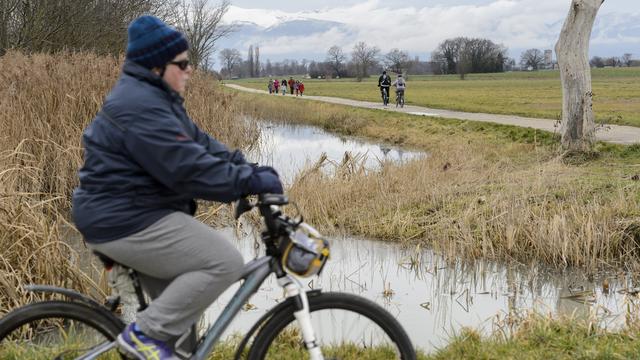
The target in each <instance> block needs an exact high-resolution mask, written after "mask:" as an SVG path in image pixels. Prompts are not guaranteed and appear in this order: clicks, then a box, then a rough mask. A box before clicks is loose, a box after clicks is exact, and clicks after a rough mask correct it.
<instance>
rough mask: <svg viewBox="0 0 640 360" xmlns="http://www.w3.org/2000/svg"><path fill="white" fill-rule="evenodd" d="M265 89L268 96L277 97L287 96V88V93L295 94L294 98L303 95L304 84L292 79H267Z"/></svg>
mask: <svg viewBox="0 0 640 360" xmlns="http://www.w3.org/2000/svg"><path fill="white" fill-rule="evenodd" d="M267 88H268V89H269V94H274V95H278V94H280V93H282V95H286V94H287V88H289V92H290V93H291V95H293V94H295V95H296V96H302V94H303V93H304V83H303V82H302V81H300V80H294V79H293V77H290V78H289V80H288V81H287V79H282V80H278V79H269V83H268V84H267Z"/></svg>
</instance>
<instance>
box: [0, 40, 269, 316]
mask: <svg viewBox="0 0 640 360" xmlns="http://www.w3.org/2000/svg"><path fill="white" fill-rule="evenodd" d="M121 65H122V59H116V58H111V57H99V56H96V55H93V54H86V53H83V54H77V53H60V54H56V55H43V54H34V55H24V54H21V53H19V52H9V53H7V54H5V55H4V56H2V57H0V68H2V69H3V71H2V72H0V83H2V84H3V85H2V86H1V87H0V130H1V131H0V134H1V135H0V136H1V138H0V140H1V141H0V248H1V249H2V250H0V279H2V280H0V281H1V283H0V313H2V312H5V311H8V310H9V309H10V308H12V307H14V306H16V305H18V304H20V303H23V302H24V301H25V300H26V299H27V298H26V294H25V293H24V291H23V290H22V287H23V285H25V284H27V283H46V284H50V285H58V286H67V287H73V288H76V289H78V290H81V291H88V290H91V289H94V290H98V289H97V285H96V284H95V283H94V281H93V280H92V279H90V277H89V276H87V275H86V274H85V273H83V272H82V271H81V270H80V268H79V256H82V255H78V254H77V253H76V252H75V251H74V249H72V248H71V247H70V246H69V244H68V241H66V240H65V239H64V236H63V235H61V233H60V228H61V225H62V224H64V223H65V222H67V221H68V210H69V206H70V195H71V191H72V190H73V188H74V187H75V186H76V184H77V170H78V168H79V167H80V165H81V164H82V148H81V134H82V130H83V129H84V127H85V126H86V125H87V124H88V123H89V121H90V120H91V119H92V118H93V116H94V115H95V114H96V112H97V111H98V110H99V108H100V106H101V104H102V101H103V98H104V97H105V96H106V94H107V93H108V91H109V90H110V88H111V87H112V86H113V84H114V83H115V81H116V80H117V78H118V76H119V73H120V69H121ZM190 85H191V88H190V90H189V92H188V93H187V94H186V107H187V110H188V111H189V112H190V115H191V116H192V117H193V118H194V120H196V121H198V122H199V124H200V125H201V126H202V127H203V128H204V129H205V130H206V131H208V132H210V133H212V134H214V136H216V137H218V138H219V139H221V140H222V141H224V142H226V143H229V144H231V145H232V146H235V147H244V146H246V145H247V144H248V143H249V142H250V141H252V140H253V139H255V138H256V137H257V130H256V129H255V128H254V127H251V126H248V124H247V123H245V122H241V121H238V120H237V119H236V117H235V115H234V113H235V111H234V110H233V105H232V101H231V96H230V95H225V94H224V93H223V92H222V91H220V90H219V86H218V85H217V83H216V81H215V80H214V78H213V77H212V76H211V75H209V74H206V73H201V72H195V74H194V76H193V78H192V81H191V83H190ZM85 256H86V254H85Z"/></svg>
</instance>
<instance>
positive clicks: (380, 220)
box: [237, 94, 640, 270]
mask: <svg viewBox="0 0 640 360" xmlns="http://www.w3.org/2000/svg"><path fill="white" fill-rule="evenodd" d="M237 99H238V102H239V103H241V104H242V105H241V106H242V111H243V112H244V113H246V114H248V115H251V116H254V117H257V118H263V119H270V120H274V121H284V122H295V123H305V124H311V125H317V126H320V127H323V128H325V129H327V130H331V131H334V132H337V133H340V134H347V135H356V136H363V137H367V138H370V139H374V140H378V141H385V142H390V143H394V144H399V145H403V146H408V147H411V148H418V149H422V150H424V151H426V152H427V153H428V157H426V158H424V159H421V160H416V161H413V162H411V163H409V164H407V165H403V166H399V165H394V164H384V165H383V167H382V170H381V171H380V172H379V173H368V172H364V171H353V169H354V168H353V167H352V168H349V169H348V170H347V171H343V172H340V173H339V176H335V177H330V176H327V175H326V174H324V173H323V172H321V171H314V170H310V171H308V172H307V173H305V174H304V175H303V176H300V177H299V178H298V180H297V182H296V183H295V184H294V185H293V187H292V188H291V189H290V194H291V196H292V198H294V199H295V200H296V201H297V202H298V204H299V205H300V206H301V208H302V211H303V213H304V214H305V215H306V219H307V220H308V221H310V223H312V224H314V225H317V226H319V227H320V228H322V230H323V231H328V232H333V233H336V232H347V233H350V234H356V235H362V236H367V237H372V238H379V239H385V240H389V241H397V242H402V243H409V244H415V243H421V244H427V245H429V246H432V247H433V248H434V249H436V250H437V251H440V252H442V253H444V254H449V255H452V256H460V257H463V258H480V257H482V258H492V259H502V260H517V261H520V262H527V263H528V262H531V261H542V262H546V263H549V264H551V265H554V266H559V267H561V266H566V265H576V266H581V267H585V268H587V269H590V270H594V269H596V268H600V267H609V266H612V267H616V266H624V267H627V268H636V267H637V265H638V257H637V254H638V244H637V241H638V239H640V231H639V230H638V229H640V212H639V210H638V209H640V207H639V206H638V205H640V196H639V195H638V194H639V192H638V190H639V189H640V184H639V182H638V181H635V180H633V179H634V175H635V174H636V172H638V168H637V167H636V166H635V164H637V162H638V160H640V147H637V146H634V147H621V146H612V145H599V149H600V151H601V155H600V157H599V158H598V159H595V160H590V161H587V162H584V161H582V160H581V159H577V162H578V164H577V165H576V164H574V165H572V164H568V163H566V162H563V161H561V160H560V159H559V158H558V156H557V154H556V145H555V143H554V137H553V135H551V134H548V133H543V132H539V131H535V130H531V129H521V128H515V127H508V126H501V125H492V124H480V123H473V122H464V121H453V120H444V119H434V118H426V117H416V116H410V115H406V114H399V113H388V112H380V111H375V110H367V109H353V108H348V107H341V106H338V105H331V104H324V103H317V102H312V101H295V100H294V99H288V98H282V97H281V98H277V99H274V98H273V97H269V96H267V95H249V94H237Z"/></svg>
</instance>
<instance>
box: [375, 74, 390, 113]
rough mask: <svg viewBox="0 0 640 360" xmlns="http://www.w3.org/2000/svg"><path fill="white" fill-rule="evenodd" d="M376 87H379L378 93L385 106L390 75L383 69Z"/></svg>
mask: <svg viewBox="0 0 640 360" xmlns="http://www.w3.org/2000/svg"><path fill="white" fill-rule="evenodd" d="M378 87H379V88H380V95H382V102H383V103H384V105H385V106H386V105H387V103H388V99H389V88H390V87H391V77H390V76H389V75H387V72H386V71H383V72H382V75H380V77H379V78H378Z"/></svg>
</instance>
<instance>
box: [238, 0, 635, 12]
mask: <svg viewBox="0 0 640 360" xmlns="http://www.w3.org/2000/svg"><path fill="white" fill-rule="evenodd" d="M363 2H364V1H362V0H304V1H302V0H299V1H289V0H276V1H263V0H232V4H233V5H235V6H239V7H243V8H261V9H275V10H284V11H313V10H320V9H330V8H335V7H344V6H350V5H355V4H359V3H363ZM492 2H495V0H386V1H384V2H383V4H384V6H385V7H390V8H403V7H410V6H413V7H417V8H423V7H434V6H445V7H451V6H456V5H475V6H478V5H487V4H490V3H492ZM516 2H518V1H516ZM556 2H558V3H562V2H564V3H566V4H567V6H568V4H569V2H570V1H569V0H566V1H564V0H556ZM615 8H617V9H618V10H620V11H636V12H638V11H640V1H639V0H606V1H605V2H604V4H603V5H602V7H601V9H600V11H605V12H606V11H609V10H611V9H615Z"/></svg>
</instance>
